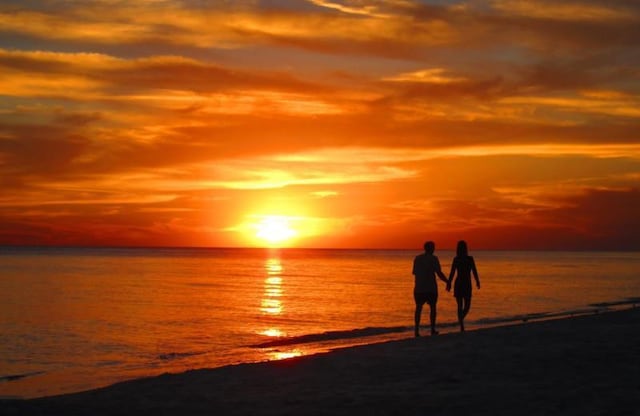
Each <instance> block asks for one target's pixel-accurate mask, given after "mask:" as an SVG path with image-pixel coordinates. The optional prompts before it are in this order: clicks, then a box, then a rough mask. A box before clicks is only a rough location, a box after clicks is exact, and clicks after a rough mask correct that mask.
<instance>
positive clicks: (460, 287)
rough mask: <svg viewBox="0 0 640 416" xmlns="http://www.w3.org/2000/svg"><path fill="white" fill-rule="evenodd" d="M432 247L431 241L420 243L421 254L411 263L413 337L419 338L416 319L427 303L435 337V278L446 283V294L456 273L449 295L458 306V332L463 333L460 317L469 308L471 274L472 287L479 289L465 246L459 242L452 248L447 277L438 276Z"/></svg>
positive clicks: (438, 268)
mask: <svg viewBox="0 0 640 416" xmlns="http://www.w3.org/2000/svg"><path fill="white" fill-rule="evenodd" d="M435 249H436V245H435V243H434V242H433V241H427V242H426V243H424V253H423V254H420V255H418V256H416V258H415V259H414V260H413V275H414V277H415V285H414V287H413V299H414V300H415V302H416V312H415V336H416V337H419V336H420V317H421V315H422V306H423V305H424V304H425V303H427V304H428V305H429V308H430V314H429V318H430V322H431V335H437V334H438V331H437V330H436V315H437V309H436V305H437V303H438V284H437V282H436V275H438V277H439V278H440V280H442V281H443V282H445V283H446V284H447V291H450V290H451V282H452V281H453V278H454V276H455V275H456V274H457V277H456V281H455V284H454V288H453V295H454V296H455V298H456V302H457V304H458V323H459V324H460V330H461V331H464V318H465V317H466V316H467V314H468V313H469V309H470V308H471V273H473V277H474V278H475V280H476V286H477V287H478V289H480V279H479V278H478V271H477V270H476V264H475V262H474V260H473V257H471V256H470V255H469V252H468V248H467V243H466V242H465V241H459V242H458V246H457V249H456V257H455V258H454V259H453V262H452V263H451V272H450V273H449V278H448V279H447V277H446V276H445V275H444V273H442V270H441V268H440V260H438V257H437V256H435V255H434V254H433V253H434V251H435Z"/></svg>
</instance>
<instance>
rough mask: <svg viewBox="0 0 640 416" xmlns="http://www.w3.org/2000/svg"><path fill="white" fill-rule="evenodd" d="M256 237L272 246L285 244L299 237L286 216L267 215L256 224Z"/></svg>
mask: <svg viewBox="0 0 640 416" xmlns="http://www.w3.org/2000/svg"><path fill="white" fill-rule="evenodd" d="M256 229H257V232H256V237H258V238H259V239H261V240H263V241H266V242H267V243H269V244H271V245H279V244H282V243H285V242H287V241H289V240H291V239H293V238H294V237H296V236H297V235H298V232H297V231H296V230H294V229H293V228H292V226H291V219H290V218H289V217H286V216H279V215H267V216H265V217H263V218H262V219H261V220H260V222H258V223H257V224H256Z"/></svg>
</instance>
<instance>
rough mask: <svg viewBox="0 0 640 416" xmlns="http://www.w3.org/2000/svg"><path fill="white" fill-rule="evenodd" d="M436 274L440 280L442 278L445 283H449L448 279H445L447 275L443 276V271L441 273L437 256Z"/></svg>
mask: <svg viewBox="0 0 640 416" xmlns="http://www.w3.org/2000/svg"><path fill="white" fill-rule="evenodd" d="M436 274H437V275H438V277H439V278H440V280H442V281H443V282H445V283H449V281H448V280H447V276H445V275H444V273H442V269H441V268H440V259H438V258H437V257H436Z"/></svg>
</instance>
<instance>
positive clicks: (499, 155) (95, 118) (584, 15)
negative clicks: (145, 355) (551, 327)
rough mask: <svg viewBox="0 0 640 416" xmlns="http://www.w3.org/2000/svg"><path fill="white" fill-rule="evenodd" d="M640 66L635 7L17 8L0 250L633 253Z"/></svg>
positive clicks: (343, 0)
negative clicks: (273, 229) (280, 232)
mask: <svg viewBox="0 0 640 416" xmlns="http://www.w3.org/2000/svg"><path fill="white" fill-rule="evenodd" d="M638 45H640V5H639V3H638V2H635V1H616V0H613V1H607V2H602V1H597V0H577V1H566V2H565V1H562V2H558V1H552V0H545V1H522V0H494V1H483V2H479V1H474V0H470V1H444V0H439V1H438V0H433V1H417V0H415V1H411V0H386V1H385V0H377V1H373V0H371V1H369V0H351V1H350V0H309V1H303V0H299V1H286V0H268V1H267V0H263V1H260V0H241V1H224V2H223V1H215V2H205V1H195V0H193V1H191V0H182V1H177V0H175V1H169V0H135V1H133V0H132V1H117V0H74V1H72V0H67V1H64V0H59V1H53V0H51V1H32V0H10V1H3V2H2V3H1V4H0V178H1V181H2V188H1V189H2V191H1V192H0V244H3V245H14V244H15V245H25V244H26V245H58V244H60V245H110V246H112V245H124V246H156V245H162V246H183V245H186V246H247V245H249V246H261V245H265V244H269V241H268V239H264V238H262V237H264V236H262V237H261V236H260V234H261V233H262V234H264V232H265V230H264V224H265V221H266V223H269V221H271V223H270V224H273V222H274V221H273V220H274V218H275V219H276V221H275V222H276V223H279V222H283V223H285V227H286V229H287V232H288V234H286V237H288V238H287V239H286V241H283V242H281V243H280V244H281V245H287V246H297V247H380V248H387V247H388V248H416V247H417V248H419V247H420V246H421V244H422V242H423V241H424V240H425V239H433V240H435V241H436V243H437V244H438V246H439V247H441V248H444V247H453V245H454V244H455V241H457V240H458V239H461V238H464V239H466V240H468V241H469V244H470V246H471V247H472V248H502V249H546V248H550V249H633V250H640V215H639V214H638V213H639V212H640V69H639V68H640V47H639V46H638ZM261 224H262V225H261ZM261 227H262V228H261Z"/></svg>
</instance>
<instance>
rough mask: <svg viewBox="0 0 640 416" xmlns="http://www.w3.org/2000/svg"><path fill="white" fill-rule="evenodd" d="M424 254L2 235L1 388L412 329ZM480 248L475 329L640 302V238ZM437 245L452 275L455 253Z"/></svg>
mask: <svg viewBox="0 0 640 416" xmlns="http://www.w3.org/2000/svg"><path fill="white" fill-rule="evenodd" d="M417 254H420V250H330V249H280V250H275V249H199V248H131V249H125V248H12V247H2V248H0V397H23V398H29V397H40V396H48V395H54V394H60V393H69V392H76V391H81V390H87V389H91V388H96V387H101V386H106V385H109V384H113V383H115V382H119V381H123V380H127V379H132V378H138V377H146V376H154V375H158V374H162V373H165V372H182V371H186V370H190V369H197V368H213V367H220V366H225V365H229V364H237V363H248V362H258V361H265V360H277V359H284V358H289V357H294V356H299V355H304V354H312V353H317V352H323V351H328V350H330V349H332V348H339V347H344V346H350V345H357V344H363V343H371V342H380V341H385V340H391V339H399V338H406V337H412V336H413V312H414V304H413V298H412V291H413V276H412V275H411V267H412V261H413V257H414V256H415V255H417ZM470 254H472V255H473V256H474V257H475V260H476V264H477V267H478V272H479V274H480V280H481V289H480V290H477V289H475V287H474V293H473V300H472V304H471V312H470V314H469V316H468V317H467V320H466V327H467V330H473V329H477V328H482V327H487V326H493V325H504V324H511V323H520V322H523V321H529V320H536V319H552V318H556V317H561V316H567V315H576V314H585V313H595V312H602V311H606V310H609V309H616V308H624V307H632V306H635V304H636V303H640V253H638V252H540V251H536V252H527V251H473V250H471V253H470ZM436 255H438V256H439V258H440V262H441V264H442V267H443V271H444V272H445V274H447V275H448V272H449V267H450V265H451V260H452V258H453V255H454V253H453V252H451V251H445V250H439V251H436ZM439 284H440V298H439V302H438V325H439V328H440V330H441V333H446V332H451V331H456V330H457V322H456V319H457V318H456V303H455V300H454V298H453V296H452V294H451V293H448V292H446V291H445V288H444V284H443V283H442V282H439ZM428 320H429V319H428V307H426V308H425V310H424V311H423V318H422V323H423V324H428ZM423 333H424V334H427V333H428V330H426V329H425V330H423Z"/></svg>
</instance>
